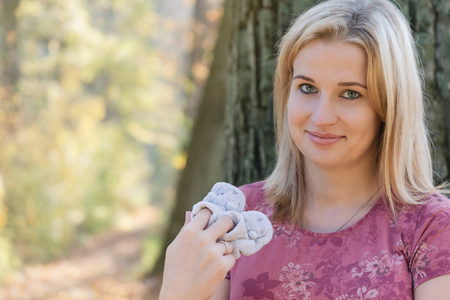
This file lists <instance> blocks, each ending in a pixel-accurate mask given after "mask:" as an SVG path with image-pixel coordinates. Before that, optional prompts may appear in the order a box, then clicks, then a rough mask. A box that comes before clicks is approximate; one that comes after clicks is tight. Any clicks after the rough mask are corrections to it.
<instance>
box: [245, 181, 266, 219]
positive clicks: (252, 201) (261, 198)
mask: <svg viewBox="0 0 450 300" xmlns="http://www.w3.org/2000/svg"><path fill="white" fill-rule="evenodd" d="M264 184H265V181H257V182H253V183H250V184H246V185H242V186H240V187H239V189H240V190H241V191H242V192H243V193H244V195H245V199H246V206H245V208H246V210H258V211H263V212H264V211H265V210H266V209H268V208H269V207H270V203H269V202H268V200H267V198H266V195H265V193H264Z"/></svg>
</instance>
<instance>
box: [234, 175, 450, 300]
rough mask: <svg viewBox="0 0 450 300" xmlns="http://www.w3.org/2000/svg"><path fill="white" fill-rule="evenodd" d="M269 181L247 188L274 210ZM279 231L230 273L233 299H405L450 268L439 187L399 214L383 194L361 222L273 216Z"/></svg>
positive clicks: (448, 211) (253, 204) (250, 199)
mask: <svg viewBox="0 0 450 300" xmlns="http://www.w3.org/2000/svg"><path fill="white" fill-rule="evenodd" d="M262 186H263V182H258V183H254V184H251V185H247V186H243V187H241V189H242V191H243V192H244V194H245V195H246V197H247V209H249V210H259V211H261V212H263V213H265V214H266V215H267V216H269V217H270V216H271V215H272V213H273V209H272V207H271V206H270V204H269V203H268V201H267V200H266V199H265V197H264V193H263V191H262ZM273 228H274V237H273V239H272V241H271V242H270V243H269V244H268V245H266V246H264V247H263V248H262V249H261V250H260V251H259V252H258V253H256V254H254V255H251V256H247V257H241V258H240V259H238V260H237V262H236V264H235V266H234V267H233V269H232V270H231V272H230V284H231V289H230V299H233V300H234V299H283V300H288V299H310V300H314V299H333V300H336V299H338V300H343V299H399V300H412V299H413V291H414V289H415V288H416V287H417V286H418V285H420V284H421V283H423V282H425V281H427V280H430V279H432V278H435V277H437V276H441V275H445V274H450V201H449V199H447V198H446V197H444V196H442V195H439V194H433V195H432V196H431V197H430V198H429V199H427V201H426V203H424V204H421V205H417V206H404V207H401V210H400V213H399V215H398V216H397V219H396V220H395V221H394V220H393V219H392V218H391V217H390V210H389V208H387V207H386V205H385V204H384V201H383V199H379V201H378V202H377V203H376V204H375V206H374V207H372V209H371V210H370V211H369V213H367V215H366V216H364V217H363V218H362V219H361V220H359V221H358V222H357V223H356V224H354V225H352V226H351V227H349V228H346V229H344V230H342V231H339V232H335V233H314V232H309V231H306V230H304V229H302V228H299V227H298V226H295V225H293V224H289V223H286V222H278V223H273Z"/></svg>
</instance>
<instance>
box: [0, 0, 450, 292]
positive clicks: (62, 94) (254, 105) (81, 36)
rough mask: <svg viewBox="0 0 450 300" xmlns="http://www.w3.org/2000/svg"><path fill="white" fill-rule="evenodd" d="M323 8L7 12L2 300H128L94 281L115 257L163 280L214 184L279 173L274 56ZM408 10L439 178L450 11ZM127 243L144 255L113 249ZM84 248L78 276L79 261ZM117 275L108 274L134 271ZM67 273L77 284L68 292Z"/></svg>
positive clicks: (1, 65) (191, 2)
mask: <svg viewBox="0 0 450 300" xmlns="http://www.w3.org/2000/svg"><path fill="white" fill-rule="evenodd" d="M315 2H316V1H308V0H302V1H300V0H298V1H294V0H280V1H275V0H263V1H260V0H246V1H238V0H225V1H222V0H197V1H195V0H170V1H164V0H152V1H147V0H96V1H88V0H77V1H59V0H45V1H44V0H43V1H33V0H2V1H1V2H0V10H1V16H0V32H1V35H0V58H1V60H0V145H1V148H0V298H2V299H8V298H7V297H11V298H10V299H29V298H26V297H27V293H26V292H24V291H25V290H30V291H31V292H32V294H33V295H34V297H35V298H36V299H121V298H118V296H117V295H119V293H118V292H117V290H114V292H115V296H111V295H113V294H114V293H112V292H111V286H120V284H118V282H116V281H111V278H109V279H108V280H109V281H105V280H103V281H102V282H101V284H100V283H99V282H97V283H95V284H93V283H92V281H93V280H94V279H95V278H97V277H100V275H99V274H100V273H101V272H100V271H99V270H101V269H102V268H103V267H101V266H100V263H101V261H102V259H99V257H93V259H91V260H89V259H88V258H89V257H91V256H89V255H88V253H92V249H94V248H96V247H97V246H99V245H103V246H104V248H105V249H104V251H105V252H102V253H109V254H111V255H110V256H108V255H106V254H104V256H105V255H106V256H107V257H110V259H111V260H112V261H118V260H119V261H120V259H118V258H121V257H122V256H120V255H125V254H127V253H128V254H129V255H131V256H133V258H132V259H130V257H129V256H127V259H126V260H124V262H123V264H124V265H127V266H128V265H133V266H132V267H131V268H130V267H128V268H126V270H127V272H128V271H129V272H130V273H131V274H132V275H131V277H126V278H122V277H121V279H120V280H126V281H128V282H129V281H130V280H133V279H135V278H149V276H153V277H154V275H159V274H160V273H161V271H162V265H163V261H164V255H163V254H164V249H165V247H166V246H167V244H168V243H170V241H171V240H172V239H173V238H174V235H175V234H176V232H178V230H179V228H180V227H181V224H182V223H183V218H184V211H186V210H189V209H190V208H191V207H192V204H194V203H195V202H197V201H199V200H201V198H202V197H203V195H205V193H206V192H207V191H208V190H209V189H210V188H211V186H212V184H213V183H214V182H216V181H221V180H226V181H228V182H231V183H234V184H243V183H246V182H250V181H254V180H258V179H262V178H264V177H265V176H267V174H269V172H270V170H271V168H272V165H273V160H274V137H273V125H272V123H273V119H272V104H271V103H272V102H271V79H272V77H271V76H272V74H273V69H274V65H275V64H274V62H275V51H276V47H275V44H276V42H277V41H278V40H279V38H280V37H281V35H282V33H283V32H284V30H286V28H287V27H288V25H289V24H290V22H291V21H292V19H293V18H294V17H295V16H296V15H298V14H299V13H301V12H302V11H303V10H304V9H306V8H307V7H310V6H311V5H313V4H314V3H315ZM398 3H399V5H400V6H401V7H402V9H403V11H404V13H405V15H406V16H407V18H408V19H409V20H410V23H411V28H412V29H413V30H414V31H415V33H416V37H417V42H418V45H419V54H420V56H421V58H422V60H423V61H424V71H425V79H426V84H427V92H428V94H427V99H428V100H427V108H428V111H429V125H430V129H431V138H432V140H433V143H434V146H435V150H434V153H433V154H434V164H435V165H434V166H435V170H436V180H437V181H441V180H444V179H448V176H449V175H448V174H449V172H448V170H449V169H450V150H449V140H450V121H449V120H450V118H446V117H445V116H446V115H450V97H449V90H450V86H449V68H450V64H449V56H448V53H449V52H450V51H449V49H450V46H449V43H450V18H449V15H450V3H448V2H447V1H444V0H441V1H438V0H426V1H425V0H408V1H406V0H405V1H398ZM224 12H225V14H224ZM222 16H223V18H222ZM219 25H220V28H219ZM216 36H218V39H217V43H216ZM214 46H215V49H214ZM213 49H214V50H213ZM225 149H226V151H225ZM180 171H181V172H180ZM166 228H167V229H166ZM119 237H120V239H121V238H122V237H127V238H133V239H134V240H133V241H134V242H130V240H123V242H124V243H123V244H120V245H119V244H114V241H116V240H118V239H119ZM138 241H140V242H138ZM111 245H112V246H113V247H112V246H111ZM116 246H117V247H116ZM83 247H84V248H83ZM86 247H87V248H86ZM133 247H135V248H133ZM80 248H81V249H82V250H81V251H78V252H77V251H75V252H77V253H78V254H75V257H85V258H86V259H85V261H83V263H82V264H80V260H79V259H78V258H77V259H78V260H77V259H76V258H73V257H72V256H71V255H72V253H73V252H74V249H75V250H77V249H80ZM116 248H117V249H118V250H117V251H116ZM90 251H91V252H90ZM80 253H81V254H80ZM99 253H100V252H99ZM124 253H125V254H124ZM116 254H117V255H118V256H115V255H116ZM128 254H127V255H128ZM160 254H161V255H160ZM76 255H78V256H76ZM106 256H105V257H106ZM67 257H71V259H70V260H67ZM61 261H65V262H66V263H65V264H62V263H60V262H61ZM55 262H56V263H55ZM74 264H75V265H76V264H79V266H80V267H82V266H85V265H83V264H87V265H92V269H84V270H80V269H77V267H76V266H74ZM106 265H107V267H104V268H105V269H108V270H109V271H107V272H106V273H108V272H109V273H108V274H109V275H111V274H112V273H114V274H118V273H120V272H122V273H123V271H124V270H123V269H122V268H120V267H117V268H116V267H114V268H113V267H111V265H109V264H106ZM35 266H37V267H35ZM56 266H58V267H59V269H58V272H56V271H55V272H54V273H52V270H51V269H52V268H53V269H55V267H56ZM61 266H64V268H65V269H66V270H67V269H68V270H70V272H69V275H70V276H71V278H72V277H73V278H72V279H73V281H72V283H73V286H71V285H70V284H67V283H66V284H65V285H61V284H60V282H62V281H68V279H67V277H64V276H63V274H66V273H64V272H63V270H62V267H61ZM111 268H113V269H114V270H113V271H111V270H110V269H111ZM96 272H97V273H96ZM81 273H83V274H81ZM86 273H92V274H93V275H92V274H91V275H92V276H91V277H92V278H91V277H90V278H88V279H86V277H83V276H82V275H84V274H86ZM49 274H53V275H49ZM33 276H34V277H33ZM36 276H40V277H41V279H40V280H37V278H36ZM42 278H45V279H42ZM74 278H75V279H77V280H75V279H74ZM81 279H82V280H83V282H84V283H83V286H84V288H83V289H81V288H80V284H79V282H80V281H82V280H81ZM69 281H70V280H69ZM33 282H34V285H32V283H33ZM86 282H91V283H90V284H86ZM146 283H147V284H144V285H140V286H136V285H135V284H131V285H128V286H126V288H124V289H122V290H121V291H120V293H122V294H123V295H124V296H123V297H124V298H123V299H141V298H142V297H144V296H143V295H144V294H145V293H146V290H147V291H148V290H149V289H150V288H151V286H150V285H151V284H150V285H149V284H148V281H146ZM45 285H52V286H53V289H46V288H45V287H44V286H45ZM157 285H158V284H157V283H156V286H157ZM74 286H75V287H74ZM95 288H97V291H95V292H93V291H92V289H95ZM89 289H91V290H90V291H89ZM98 289H100V290H103V291H105V294H101V293H102V292H101V291H98ZM108 289H109V290H110V291H109V295H110V296H107V295H106V294H107V292H106V291H107V290H108ZM133 291H134V292H133ZM136 291H139V292H136ZM2 293H3V294H2ZM132 294H133V296H132ZM29 295H30V294H28V296H29ZM39 295H41V296H39ZM21 297H22V298H21ZM52 297H53V298H52ZM77 297H78V298H77ZM108 297H110V298H108ZM133 297H135V298H133ZM147 297H149V296H148V295H147Z"/></svg>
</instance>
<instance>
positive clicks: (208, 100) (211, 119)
mask: <svg viewBox="0 0 450 300" xmlns="http://www.w3.org/2000/svg"><path fill="white" fill-rule="evenodd" d="M229 3H230V1H229V0H226V1H225V4H224V6H225V14H224V15H223V18H222V22H221V25H220V30H219V35H218V37H217V43H216V46H215V48H214V60H213V63H212V66H211V71H210V76H209V78H208V81H207V83H206V86H205V89H204V93H203V96H202V99H201V101H200V105H199V108H198V113H197V117H196V120H195V122H194V127H193V130H192V137H191V141H190V144H189V148H188V152H187V154H188V158H187V163H186V168H185V169H184V170H183V171H182V173H181V177H180V179H179V182H178V186H177V194H176V198H175V205H174V207H173V210H172V212H171V218H170V220H169V223H168V229H167V230H166V234H165V235H164V244H163V245H164V246H163V249H165V248H166V247H167V246H168V245H169V244H170V243H171V242H172V240H173V239H174V238H175V236H176V235H177V233H178V231H179V230H180V228H181V227H182V226H183V224H184V213H185V212H186V211H188V210H190V209H191V208H192V205H193V204H194V203H196V202H198V201H200V200H201V199H203V197H204V195H205V194H206V193H207V192H208V190H209V189H210V188H211V186H212V185H213V184H214V183H215V182H217V181H222V180H223V179H224V175H225V173H224V168H223V159H224V150H225V149H224V142H225V140H224V139H223V136H224V105H225V99H226V95H227V89H226V74H227V65H228V50H227V45H228V43H229V30H230V27H229V24H230V23H229V18H230V14H229V12H228V11H229ZM164 259H165V251H162V252H161V255H160V257H159V258H158V260H157V262H156V265H155V267H154V268H153V270H149V272H150V271H152V273H161V272H162V270H163V267H164Z"/></svg>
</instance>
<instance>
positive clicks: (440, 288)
mask: <svg viewBox="0 0 450 300" xmlns="http://www.w3.org/2000/svg"><path fill="white" fill-rule="evenodd" d="M446 299H450V275H443V276H439V277H436V278H433V279H430V280H429V281H427V282H424V283H422V284H421V285H419V286H418V287H417V288H416V289H415V290H414V300H446Z"/></svg>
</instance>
